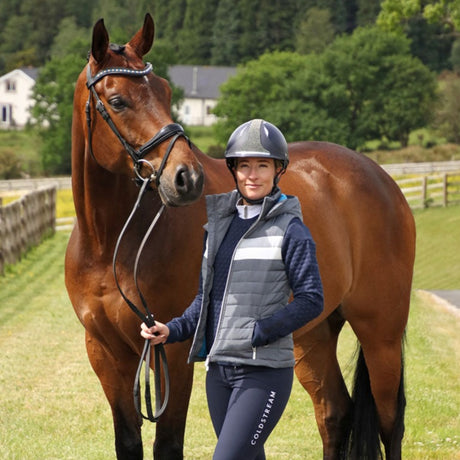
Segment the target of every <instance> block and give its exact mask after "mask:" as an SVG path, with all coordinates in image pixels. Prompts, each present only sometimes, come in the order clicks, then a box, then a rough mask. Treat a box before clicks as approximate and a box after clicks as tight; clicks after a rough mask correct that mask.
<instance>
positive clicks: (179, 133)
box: [85, 63, 190, 422]
mask: <svg viewBox="0 0 460 460" xmlns="http://www.w3.org/2000/svg"><path fill="white" fill-rule="evenodd" d="M151 71H152V65H151V64H150V63H147V64H146V65H145V67H144V68H143V69H142V70H136V69H128V68H124V67H111V68H108V69H104V70H101V71H100V72H98V73H97V74H96V75H94V76H92V75H91V69H90V66H89V64H88V66H87V73H86V75H87V81H86V86H87V88H88V90H89V95H88V101H87V102H86V109H85V111H86V122H87V127H88V145H89V151H90V153H91V156H92V157H93V159H94V160H95V161H96V162H97V159H96V157H95V155H94V152H93V148H92V132H91V103H92V98H93V97H94V99H95V101H96V109H97V111H98V112H99V113H100V114H101V116H102V118H103V119H104V120H105V121H106V122H107V124H108V125H109V126H110V129H111V130H112V132H113V133H114V134H115V136H116V137H117V138H118V140H119V141H120V142H121V144H122V145H123V147H124V148H125V150H126V151H127V152H128V154H129V156H130V157H131V159H132V160H133V164H134V172H135V174H136V176H137V179H136V182H137V183H138V185H139V186H140V190H139V194H138V197H137V200H136V202H135V204H134V207H133V209H132V211H131V214H130V215H129V217H128V219H127V221H126V223H125V225H124V227H123V229H122V230H121V232H120V235H119V237H118V240H117V244H116V246H115V250H114V254H113V267H112V268H113V274H114V278H115V283H116V286H117V288H118V290H119V292H120V294H121V296H122V297H123V299H124V300H125V302H126V303H127V305H128V306H129V308H130V309H131V310H132V311H133V312H134V313H135V314H136V315H137V316H138V317H139V318H140V319H141V321H143V322H145V323H146V324H147V326H148V327H152V326H154V325H155V320H154V316H153V314H152V313H151V311H150V310H149V308H148V305H147V302H146V300H145V297H144V295H143V294H142V292H141V290H140V288H139V285H138V282H137V275H138V267H139V259H140V256H141V253H142V250H143V249H144V246H145V243H146V241H147V239H148V237H149V236H150V234H151V232H152V230H153V228H154V227H155V225H156V223H157V221H158V219H159V218H160V216H161V214H162V212H163V210H164V208H165V205H164V204H162V206H161V207H160V209H159V211H158V212H157V214H156V216H155V217H154V219H153V220H152V223H151V224H150V227H149V228H148V230H147V232H146V234H145V236H144V238H143V240H142V242H141V244H140V246H139V249H138V252H137V255H136V259H135V264H134V283H135V286H136V289H137V292H138V295H139V298H140V299H141V302H142V306H143V310H144V311H141V309H140V308H138V307H137V306H136V305H135V303H134V302H133V301H131V300H130V299H129V298H128V297H127V296H126V294H125V293H124V292H123V290H122V289H121V286H120V284H119V282H118V277H117V272H116V259H117V255H118V250H119V247H120V243H121V240H122V238H123V236H124V234H125V232H126V229H127V228H128V226H129V224H130V222H131V220H132V218H133V216H134V214H135V213H136V211H137V209H139V204H140V201H141V199H142V197H143V195H144V193H145V191H146V190H147V187H148V185H149V184H150V182H152V181H155V184H156V186H157V187H159V185H160V177H161V174H162V173H163V170H164V167H165V165H166V162H167V160H168V157H169V155H170V153H171V150H172V149H173V147H174V144H175V142H176V140H177V139H178V138H179V137H183V138H185V140H187V142H188V143H189V145H190V141H189V139H188V137H187V136H186V134H185V132H184V129H183V128H182V126H181V125H180V124H178V123H171V124H169V125H166V126H164V127H163V128H162V129H161V130H160V131H159V132H158V133H157V134H155V136H153V137H152V138H151V139H150V140H148V141H147V142H146V143H145V144H143V145H142V146H141V147H139V148H138V149H136V148H134V147H133V146H132V145H131V144H130V143H129V142H128V141H126V139H125V138H124V137H123V136H122V135H121V134H120V131H119V130H118V128H117V127H116V125H115V123H114V122H113V120H112V118H111V117H110V114H109V113H108V111H107V109H106V108H105V106H104V103H103V102H102V100H101V99H100V97H99V95H98V94H97V91H96V90H95V88H94V85H95V84H96V83H97V82H98V81H99V80H101V79H102V78H104V77H106V76H107V75H123V76H126V77H144V76H146V75H148V74H149V73H150V72H151ZM168 139H171V140H170V142H169V145H168V147H167V149H166V153H165V155H164V156H163V159H162V161H161V164H160V167H159V168H158V170H155V168H154V167H153V165H152V164H151V163H150V162H149V161H147V160H145V159H144V156H145V155H146V154H147V153H148V152H149V151H150V150H152V149H154V148H156V147H158V146H159V145H160V144H161V143H163V142H164V141H166V140H168ZM143 163H146V164H147V165H149V166H150V167H151V169H152V173H151V175H150V176H149V177H146V178H144V177H143V176H142V175H141V173H140V170H141V167H142V164H143ZM154 351H155V362H154V377H155V406H156V407H155V413H154V412H153V410H152V404H151V401H152V398H151V394H150V358H151V343H150V340H146V341H145V344H144V349H143V351H142V354H141V357H140V361H139V365H138V368H137V372H136V376H135V379H134V387H133V397H134V405H135V408H136V410H137V412H138V414H139V416H141V417H142V418H144V419H146V420H150V421H151V422H157V421H158V419H159V417H160V415H161V414H162V413H163V412H164V410H165V409H166V405H167V403H168V399H169V371H168V364H167V360H166V353H165V350H164V347H163V344H159V345H155V347H154ZM144 363H146V364H145V372H144V373H145V405H146V410H147V415H144V414H143V413H142V409H141V401H140V376H141V373H142V368H143V365H144ZM161 367H162V368H163V372H164V380H165V385H164V386H165V388H164V398H163V403H161V374H160V368H161Z"/></svg>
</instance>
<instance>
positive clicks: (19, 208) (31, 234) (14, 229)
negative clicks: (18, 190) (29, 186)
mask: <svg viewBox="0 0 460 460" xmlns="http://www.w3.org/2000/svg"><path fill="white" fill-rule="evenodd" d="M55 225H56V187H55V186H52V187H47V188H42V189H40V190H34V191H32V192H30V193H27V194H25V195H23V196H22V197H21V198H19V199H18V200H15V201H13V202H12V203H10V204H7V205H6V206H0V274H3V273H4V267H5V264H13V263H15V262H17V261H18V260H19V259H20V258H21V256H22V255H23V254H24V252H25V251H27V250H28V249H29V248H31V247H32V246H35V245H37V244H38V243H39V242H40V241H41V239H42V238H43V236H45V235H46V234H47V233H53V232H54V230H55Z"/></svg>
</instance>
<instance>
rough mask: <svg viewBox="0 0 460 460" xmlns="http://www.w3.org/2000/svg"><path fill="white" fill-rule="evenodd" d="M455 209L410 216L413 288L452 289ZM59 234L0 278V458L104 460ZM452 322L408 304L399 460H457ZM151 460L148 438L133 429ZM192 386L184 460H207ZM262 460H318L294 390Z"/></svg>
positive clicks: (106, 419)
mask: <svg viewBox="0 0 460 460" xmlns="http://www.w3.org/2000/svg"><path fill="white" fill-rule="evenodd" d="M459 215H460V207H456V208H448V209H428V210H425V211H420V212H417V213H416V214H415V217H416V221H417V227H418V251H419V252H418V255H417V261H416V270H415V281H414V287H415V288H417V289H421V288H438V289H450V288H457V289H460V283H459V275H458V273H459V270H458V268H459V254H460V247H459V246H460V239H459V238H458V229H459V225H458V224H459ZM67 240H68V233H63V232H59V233H57V234H56V235H54V236H53V237H51V238H49V239H47V240H46V241H44V242H43V243H42V244H41V245H40V246H39V247H38V248H35V249H33V250H32V251H30V252H29V253H28V254H27V255H26V256H25V257H24V258H23V260H22V261H21V262H19V263H18V264H16V265H15V266H13V267H8V269H7V271H6V275H5V276H4V277H0V347H1V350H2V353H1V355H0V369H1V371H0V385H1V389H2V391H1V392H0V458H5V459H12V460H15V459H17V460H45V459H46V460H53V459H56V460H72V459H75V460H77V459H78V460H106V459H107V460H108V459H113V458H114V457H115V455H114V448H113V431H112V421H111V417H110V409H109V406H108V404H107V403H106V401H105V397H104V395H103V392H102V389H101V387H100V385H99V383H98V380H97V378H96V376H95V374H94V373H93V371H92V370H91V368H90V365H89V363H88V360H87V357H86V351H85V347H84V332H83V328H82V326H81V325H80V323H79V322H78V320H77V318H76V316H75V314H74V312H73V310H72V307H71V305H70V302H69V300H68V298H67V294H66V291H65V288H64V274H63V268H64V259H63V257H64V250H65V246H66V244H67ZM459 326H460V319H459V317H458V316H455V315H453V314H452V313H450V312H449V311H446V310H444V309H442V308H437V307H435V306H434V305H430V304H428V303H427V302H426V301H425V300H423V299H422V298H421V297H419V296H417V295H416V294H414V296H413V299H412V305H411V314H410V320H409V326H408V335H407V339H408V340H407V342H408V344H407V348H406V353H407V354H406V381H407V400H408V406H407V415H406V436H405V438H404V445H403V457H404V458H405V459H413V460H425V459H427V460H428V459H437V460H454V459H458V458H459V457H460V420H459V415H458V414H459V412H460V383H459V382H460V370H459V366H458V363H459V362H460V356H459V350H460V335H459V334H458V331H459ZM354 346H355V341H354V337H353V336H352V334H351V331H350V329H349V328H346V329H345V330H344V333H343V334H342V337H341V340H340V344H339V356H340V360H341V363H343V365H344V366H345V363H347V362H348V360H349V357H350V355H351V353H352V352H353V351H354ZM143 431H144V442H145V452H146V454H145V456H146V458H151V442H152V440H153V438H154V433H155V426H154V425H152V424H149V423H146V424H145V425H144V428H143ZM214 442H215V440H214V435H213V433H212V428H211V424H210V421H209V416H208V414H207V409H206V403H205V396H204V369H203V365H197V366H196V377H195V384H194V390H193V395H192V400H191V406H190V412H189V421H188V425H187V431H186V444H185V458H186V459H188V460H191V459H196V460H202V459H206V458H210V457H211V454H212V450H213V445H214ZM266 450H267V458H268V459H269V460H279V459H286V460H293V459H320V458H321V443H320V439H319V435H318V433H317V429H316V424H315V421H314V418H313V411H312V404H311V402H310V399H309V397H308V396H307V394H306V393H305V392H304V391H303V390H302V389H301V387H300V385H299V384H297V383H295V385H294V390H293V393H292V397H291V400H290V402H289V404H288V407H287V410H286V412H285V414H284V416H283V418H282V421H281V422H280V424H279V425H278V426H277V428H276V431H275V432H274V433H273V434H272V436H271V438H270V440H269V442H268V444H267V449H266Z"/></svg>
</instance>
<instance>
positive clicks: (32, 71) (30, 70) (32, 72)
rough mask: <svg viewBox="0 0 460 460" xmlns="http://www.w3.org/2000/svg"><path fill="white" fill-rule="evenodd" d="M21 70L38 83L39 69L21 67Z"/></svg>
mask: <svg viewBox="0 0 460 460" xmlns="http://www.w3.org/2000/svg"><path fill="white" fill-rule="evenodd" d="M19 70H22V71H23V72H24V73H25V74H26V75H28V76H29V77H30V78H32V79H33V80H35V81H37V77H38V69H37V68H36V67H20V68H19Z"/></svg>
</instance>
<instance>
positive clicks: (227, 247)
mask: <svg viewBox="0 0 460 460" xmlns="http://www.w3.org/2000/svg"><path fill="white" fill-rule="evenodd" d="M256 219H257V217H254V218H252V219H242V218H240V217H239V216H238V214H237V213H235V217H234V218H233V221H232V223H231V225H230V227H229V229H228V231H227V234H226V235H225V237H224V240H223V241H222V244H221V246H220V248H219V250H218V253H217V255H216V260H215V264H214V278H213V287H212V291H211V298H210V305H209V312H208V320H207V325H206V328H207V329H206V349H207V351H208V352H209V350H210V349H211V346H212V343H213V341H214V335H215V331H216V328H217V323H218V320H219V314H220V306H221V303H222V297H223V294H224V291H225V285H226V281H227V275H228V270H229V266H230V261H231V257H232V254H233V251H234V249H235V246H236V244H237V243H238V241H239V240H240V239H241V237H242V236H243V235H244V233H245V232H246V231H247V230H248V229H249V227H250V226H251V225H252V224H253V223H254V222H255V220H256ZM282 257H283V261H284V263H285V266H286V273H287V276H288V279H289V285H290V288H291V290H292V293H293V296H294V299H293V300H292V302H290V303H288V304H287V306H286V308H284V309H282V310H281V311H279V312H278V313H276V314H274V315H272V316H271V317H269V318H265V319H263V320H258V321H257V323H256V326H255V329H254V334H253V339H252V345H253V346H254V347H258V346H262V345H266V344H268V343H271V342H274V341H276V340H277V339H279V338H280V337H284V336H286V335H288V334H290V333H291V332H293V331H295V330H296V329H298V328H300V327H302V326H304V325H305V324H306V323H308V322H309V321H310V320H312V319H313V318H315V317H317V316H318V315H319V314H320V313H321V311H322V305H323V291H322V283H321V278H320V275H319V270H318V265H317V262H316V254H315V246H314V243H313V239H312V237H311V234H310V231H309V230H308V228H307V227H305V225H304V224H303V223H302V221H301V220H300V219H298V218H293V219H292V221H291V222H290V223H289V226H288V228H287V230H286V234H285V236H284V240H283V245H282ZM202 296H203V293H202V280H201V278H200V288H199V291H198V294H197V296H196V297H195V299H194V300H193V302H192V303H191V305H190V306H189V307H188V308H187V310H185V312H184V314H183V315H182V316H181V317H179V318H174V319H173V320H171V321H170V322H169V323H167V326H168V328H169V331H170V333H169V337H168V339H167V343H173V342H178V341H183V340H186V339H188V338H190V337H192V336H193V334H194V332H195V329H196V326H197V324H198V318H199V315H200V309H201V303H202Z"/></svg>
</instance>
